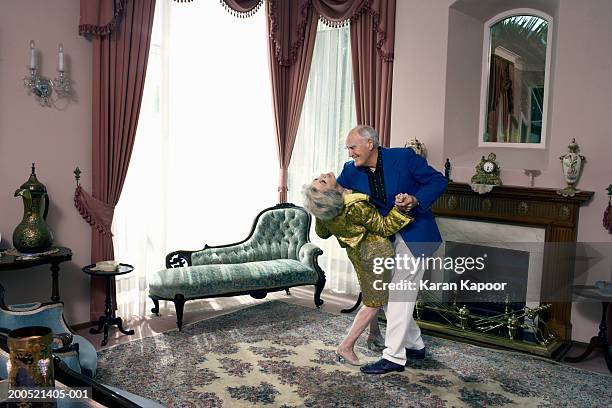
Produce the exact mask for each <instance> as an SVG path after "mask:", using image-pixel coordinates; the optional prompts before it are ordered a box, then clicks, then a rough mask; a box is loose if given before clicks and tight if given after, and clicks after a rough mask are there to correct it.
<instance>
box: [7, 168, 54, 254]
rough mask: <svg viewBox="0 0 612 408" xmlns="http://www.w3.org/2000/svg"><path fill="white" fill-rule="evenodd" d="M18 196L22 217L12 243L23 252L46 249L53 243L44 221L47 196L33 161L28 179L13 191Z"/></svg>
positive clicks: (47, 205) (47, 203) (47, 207)
mask: <svg viewBox="0 0 612 408" xmlns="http://www.w3.org/2000/svg"><path fill="white" fill-rule="evenodd" d="M18 196H21V198H22V199H23V219H22V220H21V222H20V223H19V225H17V227H16V228H15V231H13V245H14V246H15V248H17V250H19V252H25V253H36V252H44V251H46V250H48V249H49V248H50V247H51V245H52V244H53V233H52V232H51V229H49V226H48V225H47V223H46V222H45V220H46V219H47V212H48V211H49V196H48V195H47V188H46V187H45V185H44V184H42V183H41V182H40V181H38V179H37V178H36V168H35V166H34V163H32V174H31V175H30V178H29V179H28V181H26V182H25V183H23V184H22V185H21V187H20V188H19V189H18V190H17V191H15V197H18ZM43 201H44V206H45V207H44V211H43V207H42V205H43Z"/></svg>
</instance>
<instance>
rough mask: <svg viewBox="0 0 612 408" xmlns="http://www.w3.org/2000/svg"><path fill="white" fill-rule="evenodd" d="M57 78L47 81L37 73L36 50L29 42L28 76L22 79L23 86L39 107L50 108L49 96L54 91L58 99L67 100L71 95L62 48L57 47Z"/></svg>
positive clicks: (32, 43) (32, 42)
mask: <svg viewBox="0 0 612 408" xmlns="http://www.w3.org/2000/svg"><path fill="white" fill-rule="evenodd" d="M58 58H59V60H58V63H57V77H56V78H54V79H47V78H45V77H43V76H40V75H38V73H37V63H36V62H37V61H36V48H35V47H34V41H33V40H31V41H30V64H29V69H30V76H26V77H24V78H23V85H24V86H25V87H26V88H28V94H32V93H33V94H34V95H35V96H36V97H37V98H38V102H40V104H41V106H52V105H53V103H52V99H51V95H52V94H53V91H55V93H56V95H57V97H58V98H67V97H69V96H70V95H71V89H70V79H68V78H67V77H66V72H65V70H64V46H63V45H62V44H61V43H60V44H59V46H58Z"/></svg>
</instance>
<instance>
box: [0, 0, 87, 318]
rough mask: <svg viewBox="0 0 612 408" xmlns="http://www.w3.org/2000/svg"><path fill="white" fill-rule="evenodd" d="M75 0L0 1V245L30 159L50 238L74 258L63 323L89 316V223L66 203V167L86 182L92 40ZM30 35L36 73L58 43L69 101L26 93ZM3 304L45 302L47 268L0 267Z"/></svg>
mask: <svg viewBox="0 0 612 408" xmlns="http://www.w3.org/2000/svg"><path fill="white" fill-rule="evenodd" d="M78 23H79V0H55V1H52V2H51V1H37V0H20V1H3V2H2V4H0V89H1V90H2V92H0V175H2V176H1V177H0V214H2V216H1V217H0V234H2V243H1V245H0V248H6V247H8V246H12V243H11V241H12V239H11V237H12V234H13V229H14V228H15V226H16V225H17V224H18V223H19V222H20V221H21V217H22V214H23V205H22V202H21V199H19V198H13V193H14V191H15V190H16V189H17V188H18V187H19V186H20V185H21V184H22V183H24V182H25V181H26V180H27V179H28V177H29V174H30V163H32V162H36V167H37V175H38V178H39V180H40V181H41V182H42V183H43V184H45V185H46V186H47V190H48V191H49V196H50V199H51V207H50V209H49V216H48V223H49V225H50V226H51V228H52V229H53V231H54V233H55V244H56V245H61V246H67V247H70V248H72V250H73V252H74V257H73V261H72V262H71V263H69V264H64V266H63V267H62V269H61V271H60V295H61V298H62V300H64V302H65V304H66V306H65V308H66V311H65V316H66V319H67V321H68V323H69V324H76V323H83V322H85V321H88V320H89V283H88V282H89V278H88V277H87V276H86V275H85V274H83V273H82V272H81V270H80V268H81V266H83V265H86V264H88V263H89V260H90V242H91V241H90V228H89V226H88V225H87V224H86V223H85V221H84V220H83V219H82V218H81V217H80V215H79V214H78V212H77V210H76V209H75V208H74V206H73V204H72V196H73V193H74V187H75V181H74V177H73V174H72V171H73V170H74V168H75V167H76V166H79V167H80V168H81V170H83V172H84V174H83V176H82V177H83V178H82V184H83V185H84V186H86V187H87V188H89V184H90V174H89V173H90V168H91V136H90V135H91V70H92V67H91V59H92V55H91V52H92V51H91V44H90V43H89V42H88V41H87V40H85V39H83V38H82V37H79V36H78V28H77V27H78ZM30 40H34V41H35V42H36V48H38V49H39V50H40V53H39V59H40V61H41V63H42V65H41V72H42V75H43V76H46V77H54V76H55V74H56V67H57V46H58V43H60V42H62V43H63V44H64V51H65V54H66V64H67V65H66V67H67V70H68V74H69V76H70V77H71V79H72V80H73V81H74V83H73V89H74V91H75V97H76V98H75V101H74V102H73V103H71V104H69V105H67V106H63V105H62V106H59V107H58V108H49V107H41V106H40V105H39V104H38V102H37V101H36V100H35V98H34V97H33V96H28V95H27V90H26V89H25V88H24V87H23V80H22V79H23V77H24V76H25V75H27V74H28V72H29V71H28V70H27V64H28V47H29V42H30ZM0 283H1V284H2V285H3V286H4V287H5V289H6V291H7V294H6V299H7V303H22V302H28V301H48V300H49V298H50V294H51V275H50V272H49V270H48V269H47V268H42V267H40V268H36V269H27V270H20V271H9V272H2V276H1V277H0Z"/></svg>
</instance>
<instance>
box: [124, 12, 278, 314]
mask: <svg viewBox="0 0 612 408" xmlns="http://www.w3.org/2000/svg"><path fill="white" fill-rule="evenodd" d="M266 34H267V30H266V21H265V13H264V12H262V11H260V12H259V13H256V14H255V15H254V16H252V17H250V18H248V19H237V18H236V17H234V16H232V15H231V14H230V13H228V12H227V11H226V10H225V9H224V8H223V7H222V6H221V5H220V4H219V2H208V1H200V2H194V3H191V4H173V2H166V1H158V2H157V5H156V10H155V20H154V30H153V35H152V43H151V48H150V54H149V61H148V68H147V77H146V82H145V89H144V95H143V101H142V106H141V111H140V118H139V123H138V130H137V135H136V141H135V143H134V149H133V153H132V158H131V161H130V167H129V169H128V174H127V178H126V181H125V185H124V188H123V192H122V195H121V198H120V201H119V204H118V205H117V208H116V210H115V219H114V222H113V232H114V234H115V237H114V244H115V257H116V258H115V259H117V260H119V261H121V262H126V263H130V264H132V265H134V266H135V270H134V272H133V273H131V274H128V275H125V277H124V278H123V279H118V281H117V301H118V302H117V303H118V309H119V310H118V312H119V314H120V315H123V316H129V315H132V314H136V315H144V314H145V313H146V312H147V311H148V308H150V306H149V307H147V306H146V302H147V282H146V276H147V273H152V272H154V271H156V270H159V269H163V268H164V267H165V255H166V254H167V253H168V252H170V251H174V250H178V249H193V250H195V249H201V248H203V247H204V244H209V245H221V244H229V243H232V242H236V241H240V240H242V239H244V238H245V237H246V236H247V235H248V233H249V231H250V228H251V225H252V222H253V219H254V218H255V216H256V215H257V213H259V212H260V211H261V210H262V209H264V208H266V207H269V206H272V205H274V204H275V203H276V201H277V194H278V193H277V180H278V167H279V166H278V159H277V153H276V141H275V132H274V114H273V108H272V95H271V87H270V83H269V80H268V78H269V77H270V74H269V70H268V59H267V36H266ZM245 67H248V69H245ZM262 78H264V79H265V80H262Z"/></svg>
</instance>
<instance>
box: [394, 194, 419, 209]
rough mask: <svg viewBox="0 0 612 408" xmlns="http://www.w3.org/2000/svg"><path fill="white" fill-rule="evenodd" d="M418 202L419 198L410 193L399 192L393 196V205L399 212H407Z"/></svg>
mask: <svg viewBox="0 0 612 408" xmlns="http://www.w3.org/2000/svg"><path fill="white" fill-rule="evenodd" d="M418 203H419V200H417V198H416V197H415V196H413V195H410V194H406V193H399V194H398V195H396V196H395V206H396V207H397V209H398V210H400V211H401V212H408V211H410V210H412V209H413V208H414V207H415V206H416V205H417V204H418Z"/></svg>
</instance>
